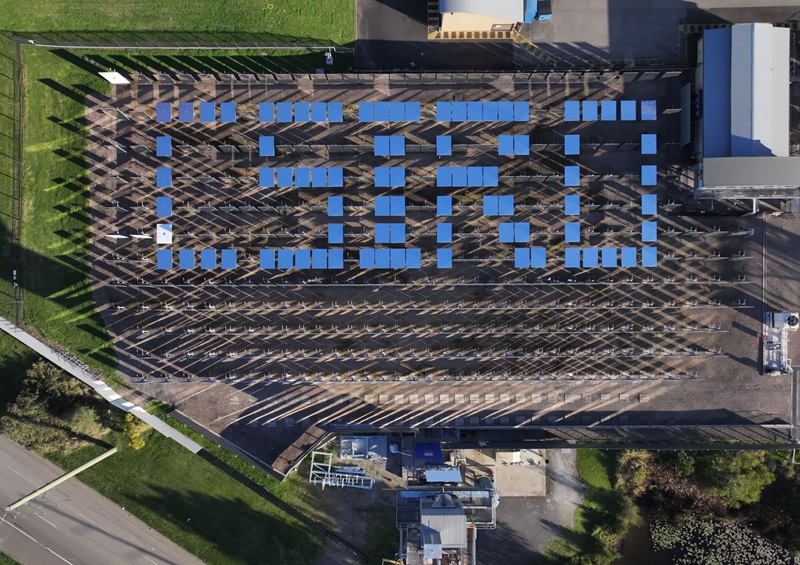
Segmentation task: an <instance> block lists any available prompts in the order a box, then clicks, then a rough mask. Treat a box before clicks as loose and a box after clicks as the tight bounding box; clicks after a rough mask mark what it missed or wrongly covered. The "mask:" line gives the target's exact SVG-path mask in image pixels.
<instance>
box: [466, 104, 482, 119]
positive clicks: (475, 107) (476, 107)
mask: <svg viewBox="0 0 800 565" xmlns="http://www.w3.org/2000/svg"><path fill="white" fill-rule="evenodd" d="M482 119H483V103H482V102H467V121H468V122H479V121H481V120H482Z"/></svg>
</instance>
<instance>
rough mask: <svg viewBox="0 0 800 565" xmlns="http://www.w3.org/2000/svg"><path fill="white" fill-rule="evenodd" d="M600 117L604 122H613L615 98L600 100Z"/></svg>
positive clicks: (615, 115)
mask: <svg viewBox="0 0 800 565" xmlns="http://www.w3.org/2000/svg"><path fill="white" fill-rule="evenodd" d="M600 119H601V120H603V121H604V122H613V121H614V120H616V119H617V101H616V100H603V101H602V102H600Z"/></svg>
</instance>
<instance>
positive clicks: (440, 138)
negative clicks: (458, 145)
mask: <svg viewBox="0 0 800 565" xmlns="http://www.w3.org/2000/svg"><path fill="white" fill-rule="evenodd" d="M436 154H437V155H439V156H444V155H452V154H453V140H452V138H451V137H450V136H449V135H437V136H436Z"/></svg>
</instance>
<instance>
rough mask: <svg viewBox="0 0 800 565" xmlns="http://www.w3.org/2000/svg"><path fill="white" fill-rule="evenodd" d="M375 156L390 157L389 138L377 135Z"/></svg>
mask: <svg viewBox="0 0 800 565" xmlns="http://www.w3.org/2000/svg"><path fill="white" fill-rule="evenodd" d="M374 141H375V155H377V156H378V157H388V156H389V136H388V135H376V136H375V140H374Z"/></svg>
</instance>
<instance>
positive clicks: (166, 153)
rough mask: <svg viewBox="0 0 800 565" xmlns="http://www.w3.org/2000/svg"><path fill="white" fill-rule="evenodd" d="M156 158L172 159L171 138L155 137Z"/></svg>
mask: <svg viewBox="0 0 800 565" xmlns="http://www.w3.org/2000/svg"><path fill="white" fill-rule="evenodd" d="M156 157H172V138H171V137H170V136H168V135H158V136H156Z"/></svg>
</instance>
